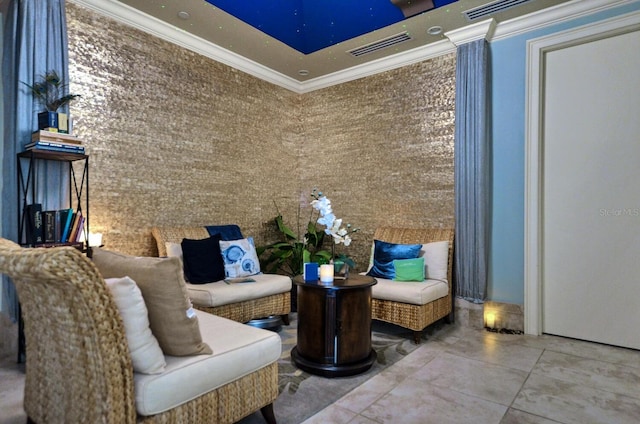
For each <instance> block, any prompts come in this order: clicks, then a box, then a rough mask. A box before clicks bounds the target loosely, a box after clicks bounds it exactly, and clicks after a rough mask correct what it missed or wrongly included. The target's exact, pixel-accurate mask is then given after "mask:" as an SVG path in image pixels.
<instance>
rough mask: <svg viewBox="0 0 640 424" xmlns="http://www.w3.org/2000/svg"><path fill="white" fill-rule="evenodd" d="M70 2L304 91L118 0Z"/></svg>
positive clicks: (297, 84)
mask: <svg viewBox="0 0 640 424" xmlns="http://www.w3.org/2000/svg"><path fill="white" fill-rule="evenodd" d="M69 1H70V2H71V3H75V4H78V5H80V6H84V7H86V8H87V9H90V10H93V11H95V12H97V13H99V14H101V15H104V16H107V17H109V18H111V19H113V20H115V21H117V22H120V23H123V24H125V25H128V26H131V27H133V28H136V29H139V30H140V31H143V32H146V33H147V34H151V35H153V36H155V37H158V38H161V39H163V40H165V41H168V42H170V43H173V44H176V45H178V46H180V47H184V48H185V49H188V50H191V51H193V52H195V53H198V54H201V55H203V56H206V57H208V58H210V59H213V60H215V61H217V62H220V63H224V64H225V65H228V66H231V67H233V68H236V69H239V70H241V71H243V72H246V73H248V74H250V75H253V76H255V77H257V78H260V79H262V80H265V81H267V82H270V83H272V84H275V85H279V86H281V87H284V88H286V89H289V90H292V91H296V92H299V91H300V90H301V84H300V82H299V81H297V80H295V79H293V78H290V77H288V76H286V75H283V74H281V73H279V72H276V71H274V70H273V69H271V68H267V67H266V66H264V65H261V64H259V63H257V62H254V61H253V60H250V59H247V58H246V57H243V56H240V55H239V54H236V53H234V52H232V51H230V50H227V49H225V48H222V47H220V46H218V45H217V44H214V43H211V42H209V41H206V40H204V39H202V38H200V37H197V36H194V35H192V34H189V33H187V32H186V31H183V30H181V29H178V28H176V27H174V26H172V25H169V24H167V23H166V22H164V21H161V20H160V19H157V18H154V17H153V16H150V15H147V14H146V13H143V12H141V11H139V10H138V9H135V8H133V7H130V6H127V5H125V4H122V3H120V2H118V1H116V0H69Z"/></svg>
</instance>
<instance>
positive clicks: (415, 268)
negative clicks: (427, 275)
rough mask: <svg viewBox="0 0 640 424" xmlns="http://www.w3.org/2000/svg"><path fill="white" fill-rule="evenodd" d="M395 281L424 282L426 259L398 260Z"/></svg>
mask: <svg viewBox="0 0 640 424" xmlns="http://www.w3.org/2000/svg"><path fill="white" fill-rule="evenodd" d="M393 267H394V268H395V270H396V276H395V277H394V278H393V280H394V281H424V257H423V258H415V259H396V260H394V261H393Z"/></svg>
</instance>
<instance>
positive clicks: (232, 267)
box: [220, 237, 260, 278]
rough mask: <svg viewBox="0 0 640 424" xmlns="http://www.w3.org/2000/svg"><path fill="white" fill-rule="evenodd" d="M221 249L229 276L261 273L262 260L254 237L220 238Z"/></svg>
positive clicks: (226, 274)
mask: <svg viewBox="0 0 640 424" xmlns="http://www.w3.org/2000/svg"><path fill="white" fill-rule="evenodd" d="M220 251H221V253H222V259H223V261H224V273H225V276H226V277H227V278H238V277H248V276H250V275H256V274H259V273H260V262H259V261H258V254H257V253H256V247H255V245H254V243H253V237H247V238H245V239H240V240H220Z"/></svg>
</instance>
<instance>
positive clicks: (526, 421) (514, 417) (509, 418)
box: [500, 408, 558, 424]
mask: <svg viewBox="0 0 640 424" xmlns="http://www.w3.org/2000/svg"><path fill="white" fill-rule="evenodd" d="M557 423H558V421H552V420H548V419H546V418H543V417H539V416H537V415H533V414H529V413H528V412H524V411H518V410H517V409H513V408H510V409H509V410H508V411H507V413H506V414H505V416H504V418H502V421H500V424H557Z"/></svg>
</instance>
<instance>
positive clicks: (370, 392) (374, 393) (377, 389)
mask: <svg viewBox="0 0 640 424" xmlns="http://www.w3.org/2000/svg"><path fill="white" fill-rule="evenodd" d="M403 380H404V378H403ZM399 383H400V381H398V380H397V379H396V378H394V376H393V375H392V374H388V375H386V376H385V375H382V373H380V374H378V375H376V376H375V377H373V378H371V379H370V380H368V381H366V382H364V383H363V384H362V385H360V386H358V387H356V388H355V389H353V390H352V391H350V392H349V393H347V394H346V395H344V396H343V397H342V398H341V399H339V400H338V401H337V402H335V403H334V405H337V406H339V407H341V408H344V409H348V410H350V411H353V412H355V413H360V412H362V411H364V410H365V409H366V408H368V407H369V406H371V404H373V403H374V402H375V401H377V400H378V399H380V398H381V397H382V396H384V395H385V394H387V393H389V392H390V391H391V390H392V389H393V388H394V387H396V386H397V385H398V384H399Z"/></svg>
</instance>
